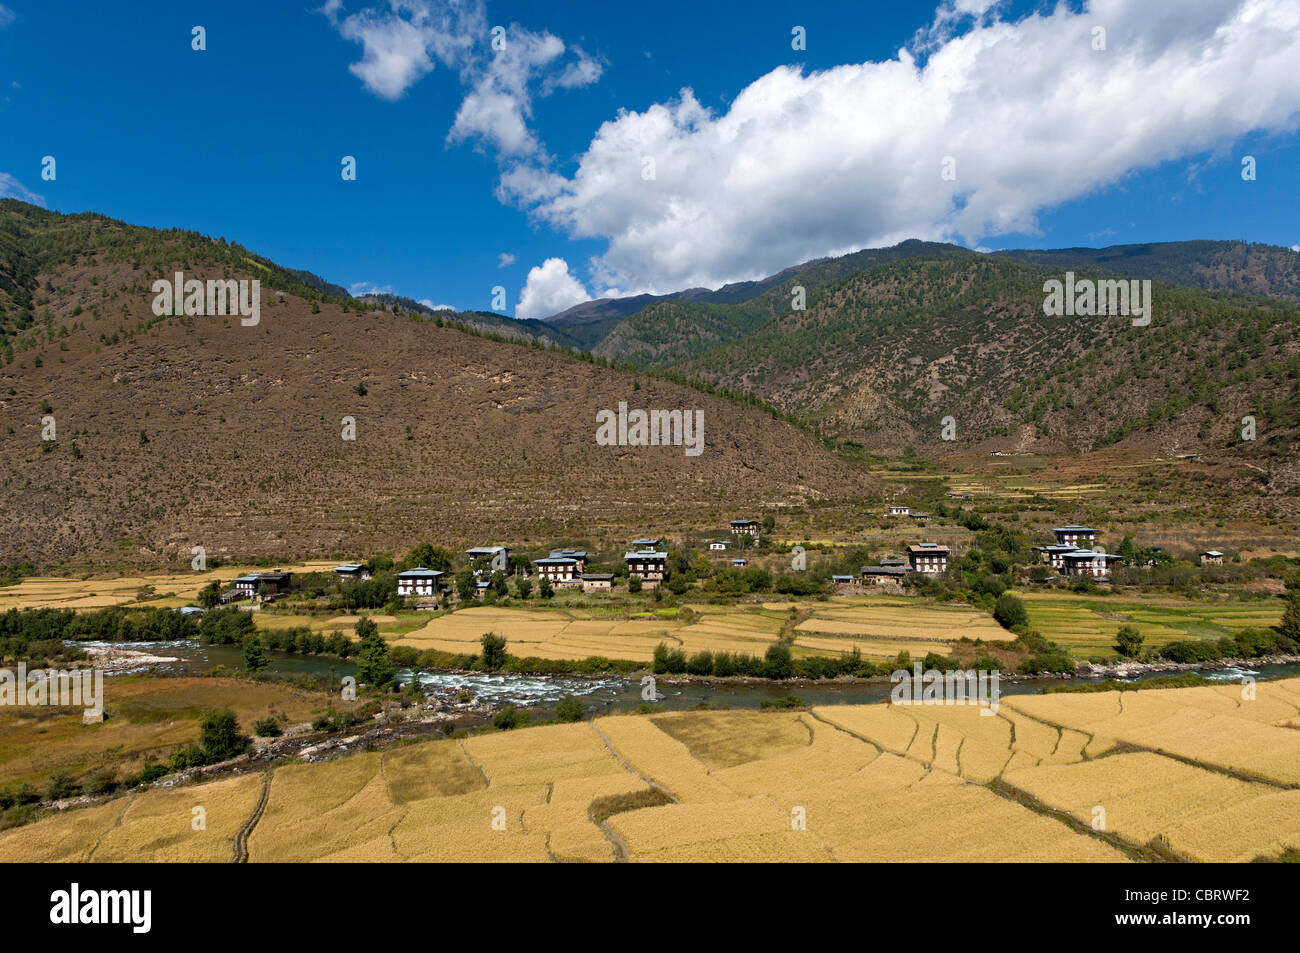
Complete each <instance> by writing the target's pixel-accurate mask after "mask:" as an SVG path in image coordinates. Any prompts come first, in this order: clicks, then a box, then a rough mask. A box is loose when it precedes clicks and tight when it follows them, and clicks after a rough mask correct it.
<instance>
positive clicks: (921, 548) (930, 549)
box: [907, 543, 948, 554]
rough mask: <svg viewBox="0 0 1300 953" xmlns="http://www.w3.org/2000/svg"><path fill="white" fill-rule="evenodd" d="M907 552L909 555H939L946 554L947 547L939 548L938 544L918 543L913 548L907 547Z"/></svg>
mask: <svg viewBox="0 0 1300 953" xmlns="http://www.w3.org/2000/svg"><path fill="white" fill-rule="evenodd" d="M907 551H908V552H909V553H926V554H940V553H946V552H948V547H947V546H940V545H939V544H938V543H918V544H916V545H914V546H908V547H907Z"/></svg>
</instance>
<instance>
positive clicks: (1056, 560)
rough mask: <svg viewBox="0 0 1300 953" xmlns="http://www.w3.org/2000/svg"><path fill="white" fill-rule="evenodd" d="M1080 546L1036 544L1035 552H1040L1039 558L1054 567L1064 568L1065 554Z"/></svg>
mask: <svg viewBox="0 0 1300 953" xmlns="http://www.w3.org/2000/svg"><path fill="white" fill-rule="evenodd" d="M1078 548H1079V547H1078V546H1035V547H1034V552H1036V553H1038V555H1039V558H1041V559H1042V561H1043V562H1045V563H1047V564H1048V565H1050V566H1051V567H1052V568H1053V569H1064V568H1065V554H1066V553H1072V552H1074V551H1075V550H1076V549H1078Z"/></svg>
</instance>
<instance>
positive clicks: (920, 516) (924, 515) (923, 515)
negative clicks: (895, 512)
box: [907, 513, 930, 520]
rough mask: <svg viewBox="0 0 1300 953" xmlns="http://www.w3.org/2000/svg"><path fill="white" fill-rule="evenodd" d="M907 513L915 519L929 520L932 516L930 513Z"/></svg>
mask: <svg viewBox="0 0 1300 953" xmlns="http://www.w3.org/2000/svg"><path fill="white" fill-rule="evenodd" d="M907 515H908V516H910V517H911V518H912V519H914V520H928V519H929V518H930V514H928V513H908V514H907Z"/></svg>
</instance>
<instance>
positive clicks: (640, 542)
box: [632, 536, 663, 550]
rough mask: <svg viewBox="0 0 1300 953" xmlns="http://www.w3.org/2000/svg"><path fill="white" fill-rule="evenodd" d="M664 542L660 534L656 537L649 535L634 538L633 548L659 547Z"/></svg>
mask: <svg viewBox="0 0 1300 953" xmlns="http://www.w3.org/2000/svg"><path fill="white" fill-rule="evenodd" d="M662 542H663V540H662V539H660V538H659V537H658V536H655V537H650V536H647V537H645V538H644V539H634V540H632V549H634V550H642V549H658V548H659V545H660V544H661V543H662Z"/></svg>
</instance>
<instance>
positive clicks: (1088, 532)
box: [1052, 525, 1097, 549]
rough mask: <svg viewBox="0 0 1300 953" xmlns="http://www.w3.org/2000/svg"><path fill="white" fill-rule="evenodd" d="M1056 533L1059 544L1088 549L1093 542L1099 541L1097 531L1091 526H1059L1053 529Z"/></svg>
mask: <svg viewBox="0 0 1300 953" xmlns="http://www.w3.org/2000/svg"><path fill="white" fill-rule="evenodd" d="M1052 532H1053V533H1055V534H1056V543H1057V545H1058V546H1073V547H1075V548H1076V549H1087V548H1088V547H1089V546H1091V545H1092V544H1093V543H1095V542H1097V531H1096V530H1095V529H1093V528H1091V527H1089V526H1075V525H1070V526H1058V527H1057V528H1056V529H1054V530H1052Z"/></svg>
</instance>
